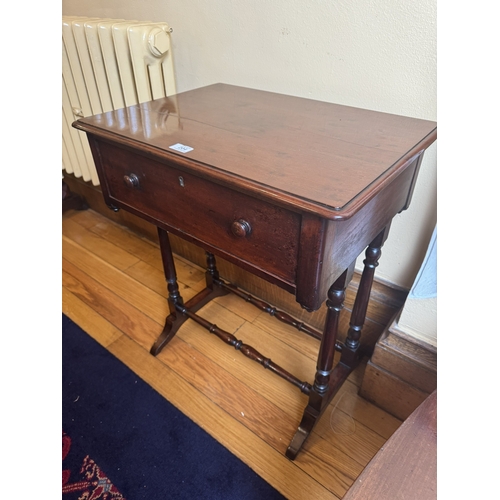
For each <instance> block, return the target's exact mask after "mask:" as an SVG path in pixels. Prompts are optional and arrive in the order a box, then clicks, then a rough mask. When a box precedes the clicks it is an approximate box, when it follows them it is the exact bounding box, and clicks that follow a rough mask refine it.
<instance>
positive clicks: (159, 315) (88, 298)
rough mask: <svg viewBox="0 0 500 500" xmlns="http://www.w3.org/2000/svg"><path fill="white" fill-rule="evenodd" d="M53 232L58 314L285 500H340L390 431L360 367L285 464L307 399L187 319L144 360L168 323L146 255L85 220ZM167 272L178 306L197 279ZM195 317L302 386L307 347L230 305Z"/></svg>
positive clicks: (92, 217)
mask: <svg viewBox="0 0 500 500" xmlns="http://www.w3.org/2000/svg"><path fill="white" fill-rule="evenodd" d="M62 229H63V236H62V249H63V261H62V269H63V273H62V277H63V280H62V281H63V283H62V286H63V295H62V296H63V303H62V308H63V312H64V313H65V314H67V315H68V316H69V317H70V318H71V319H72V320H73V321H75V322H76V323H77V324H79V325H80V326H81V327H82V328H83V329H84V330H85V331H86V332H87V333H88V334H89V335H91V336H92V337H93V338H95V339H96V340H97V341H98V342H100V343H101V344H102V345H103V346H104V347H105V348H107V349H108V350H109V351H110V352H112V353H113V354H115V355H116V356H117V357H118V358H119V359H121V360H122V361H123V362H124V363H126V364H127V365H128V366H129V367H130V368H131V369H132V370H133V371H134V372H135V373H136V374H137V375H138V376H140V377H141V378H143V379H144V380H145V381H146V382H147V383H148V384H150V385H151V386H152V387H153V388H154V389H156V390H157V391H158V392H159V393H160V394H162V395H163V396H164V397H165V398H166V399H168V400H169V401H170V402H171V403H172V404H174V405H175V406H176V407H177V408H179V409H180V410H181V411H182V412H183V413H184V414H186V415H187V416H188V417H189V418H191V419H192V420H193V421H194V422H196V423H197V424H198V425H200V426H201V427H202V428H203V429H205V430H206V431H207V432H209V433H210V434H211V435H212V436H213V437H214V438H215V439H217V440H218V441H219V442H220V443H222V444H223V445H224V446H226V447H227V448H228V449H229V450H230V451H231V452H233V453H234V454H235V455H236V456H238V457H239V458H240V459H241V460H243V461H244V462H245V463H247V464H248V465H249V466H250V467H251V468H252V469H253V470H255V471H256V472H257V473H258V474H260V475H261V476H262V477H263V478H264V479H265V480H266V481H268V482H269V483H270V484H272V485H273V486H274V487H275V488H277V489H278V490H279V491H281V492H282V493H283V494H284V495H285V496H286V497H287V498H290V499H297V500H299V499H310V498H315V499H316V498H318V499H323V498H324V499H335V498H337V499H340V498H342V496H343V495H344V494H345V493H346V491H347V490H348V488H349V487H350V485H351V484H352V483H353V482H354V480H355V479H356V478H357V477H358V476H359V474H360V473H361V472H362V470H363V468H364V467H365V466H366V465H367V463H368V462H369V461H370V459H371V458H372V457H373V456H374V455H375V454H376V453H377V451H378V450H379V449H380V448H381V447H382V446H383V445H384V443H385V442H386V441H387V439H388V438H389V437H390V436H391V435H392V434H393V433H394V432H395V430H396V429H397V428H398V427H399V425H400V424H401V422H400V421H399V420H397V419H395V418H394V417H392V416H391V415H389V414H387V413H385V412H384V411H382V410H380V409H379V408H377V407H375V406H373V405H372V404H370V403H368V402H367V401H365V400H363V399H362V398H361V397H360V396H358V389H359V386H360V384H361V380H362V376H363V370H364V367H365V365H364V364H361V366H360V367H359V368H358V369H357V370H356V371H355V372H354V373H353V374H351V376H350V377H349V379H348V380H347V382H346V383H345V384H344V386H343V387H342V389H341V390H340V391H339V394H337V396H336V397H335V398H334V400H333V401H332V402H331V404H330V407H329V408H328V409H327V411H326V412H325V414H324V415H323V417H322V419H321V420H320V422H319V423H318V425H317V426H316V428H315V429H314V431H313V432H312V433H311V436H310V437H309V439H308V441H307V442H306V444H305V445H304V449H303V450H302V452H301V453H300V454H299V456H298V457H297V459H296V460H295V461H293V462H292V461H290V460H288V459H287V458H286V457H285V456H284V453H285V450H286V448H287V446H288V444H289V441H290V439H291V438H292V436H293V434H294V432H295V430H296V428H297V426H298V423H299V421H300V418H301V415H302V411H303V409H304V406H305V404H306V402H307V397H306V396H305V395H303V394H301V393H300V391H299V390H298V389H296V388H295V387H293V386H292V385H290V384H289V383H287V382H286V381H284V380H282V379H281V378H279V377H277V376H275V375H274V374H272V373H270V372H269V371H267V370H265V369H264V368H263V367H262V366H261V365H259V364H257V363H255V362H253V361H251V360H249V359H247V358H245V357H244V356H243V355H242V354H241V353H239V352H237V351H236V350H235V349H233V348H232V347H230V346H228V345H226V344H224V343H223V342H221V341H220V340H219V339H218V338H216V337H215V336H213V335H210V333H209V332H208V331H207V330H205V329H203V328H202V327H200V326H199V325H198V324H196V323H194V322H193V321H191V320H188V321H187V322H186V323H185V324H184V325H183V326H182V327H181V328H180V330H179V332H178V333H177V335H176V336H175V337H174V339H173V340H172V341H171V342H170V344H169V345H168V346H167V347H166V348H165V349H164V350H163V351H162V352H161V353H160V354H159V355H158V356H157V357H153V356H151V355H150V354H149V348H150V347H151V345H152V343H153V342H154V340H156V338H157V336H158V335H159V334H160V333H161V331H162V328H163V324H164V321H165V317H166V315H167V314H168V304H167V301H166V297H167V291H166V284H165V278H164V276H163V270H162V263H161V258H160V253H159V248H158V246H157V245H156V244H155V243H153V242H151V241H150V240H147V239H145V238H144V237H141V236H139V235H136V234H134V233H133V232H132V231H130V230H128V229H126V228H124V227H122V226H119V225H118V224H115V223H114V222H112V221H110V220H109V219H106V218H104V217H103V216H101V215H99V214H98V213H96V212H93V211H92V210H86V211H82V212H77V211H69V212H67V213H66V214H64V215H63V224H62ZM176 265H177V275H178V281H179V285H180V291H181V294H182V296H183V297H184V299H185V300H188V299H189V298H191V297H192V296H194V295H195V294H196V293H197V292H198V291H200V290H201V289H202V288H203V287H204V271H203V270H202V269H200V268H198V267H197V266H196V265H193V264H191V263H190V262H188V261H186V260H185V259H182V258H176ZM199 314H200V315H201V316H203V317H206V319H207V320H209V321H211V322H214V323H216V324H217V325H218V326H219V327H221V328H223V329H224V330H226V331H228V332H230V333H232V334H233V335H235V336H236V337H237V338H238V339H241V340H242V341H243V342H245V343H248V344H249V345H251V346H253V347H254V348H255V349H257V350H258V351H260V352H261V353H262V354H264V355H265V356H266V357H270V358H271V359H272V360H273V361H275V362H276V363H278V364H280V365H281V366H283V367H284V368H285V369H288V370H289V371H290V372H291V373H293V374H294V375H295V376H297V377H298V378H300V379H301V380H304V381H307V382H309V383H311V382H312V379H313V376H314V368H315V359H316V356H317V350H318V347H319V342H318V341H317V340H315V339H313V338H311V337H308V336H306V335H305V334H303V333H301V332H298V331H297V330H294V329H293V328H292V327H290V326H288V325H285V324H283V323H280V322H279V321H278V320H276V319H275V318H272V317H270V316H269V315H267V314H266V313H264V312H262V311H260V310H259V309H257V308H255V307H254V306H252V305H251V304H248V303H245V302H244V301H242V300H241V299H239V298H238V297H235V296H234V295H231V294H230V295H226V296H223V297H219V298H217V299H215V300H214V301H212V302H211V303H209V304H207V305H206V306H204V307H203V308H202V309H201V310H200V312H199Z"/></svg>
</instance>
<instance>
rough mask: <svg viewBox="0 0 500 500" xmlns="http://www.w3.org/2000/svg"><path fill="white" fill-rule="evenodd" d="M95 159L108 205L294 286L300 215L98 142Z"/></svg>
mask: <svg viewBox="0 0 500 500" xmlns="http://www.w3.org/2000/svg"><path fill="white" fill-rule="evenodd" d="M99 153H100V159H101V167H102V174H104V177H105V179H104V182H101V184H102V185H103V189H108V191H109V193H108V195H109V197H110V198H111V199H113V200H116V201H119V202H120V203H121V204H125V205H128V206H129V207H131V208H132V209H134V211H135V212H136V213H137V212H139V215H141V214H142V215H144V216H145V218H148V219H150V218H152V219H154V221H158V222H161V223H163V224H166V225H168V226H170V227H172V228H173V229H175V230H177V233H178V234H180V235H182V234H185V235H187V236H189V237H191V238H194V239H195V240H198V241H199V242H200V243H201V244H203V243H206V244H208V245H209V246H211V247H214V248H218V249H220V250H222V251H223V252H225V253H227V254H230V255H231V256H233V257H236V258H237V260H243V261H245V262H246V263H249V264H250V265H252V266H255V267H257V268H260V269H264V270H265V271H266V272H269V273H272V274H274V275H276V276H277V277H279V278H281V279H285V280H286V281H288V282H291V283H293V282H294V280H295V272H296V267H297V254H298V241H299V235H300V220H301V217H300V214H298V213H295V212H291V211H288V210H285V209H283V208H281V207H277V206H274V205H272V204H270V203H266V202H264V201H262V200H258V199H256V198H253V197H251V196H248V195H246V194H243V193H241V192H238V191H234V190H232V189H230V188H227V187H224V186H221V185H220V184H216V183H214V182H212V181H209V180H207V179H204V178H201V177H198V176H197V175H193V174H191V173H189V172H186V171H185V170H182V169H179V168H177V167H176V166H175V165H174V164H167V163H163V162H160V161H156V160H152V159H150V158H147V157H145V156H142V155H139V154H135V153H131V152H130V151H128V150H125V149H122V148H120V147H116V146H113V145H111V144H109V143H107V142H99ZM102 174H101V175H102Z"/></svg>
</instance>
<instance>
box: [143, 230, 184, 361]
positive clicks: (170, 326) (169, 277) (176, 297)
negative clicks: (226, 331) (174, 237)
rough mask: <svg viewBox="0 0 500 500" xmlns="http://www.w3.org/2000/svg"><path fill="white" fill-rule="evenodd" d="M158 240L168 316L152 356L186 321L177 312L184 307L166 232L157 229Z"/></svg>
mask: <svg viewBox="0 0 500 500" xmlns="http://www.w3.org/2000/svg"><path fill="white" fill-rule="evenodd" d="M158 238H159V241H160V251H161V258H162V262H163V271H164V273H165V279H166V281H167V289H168V308H169V311H170V314H169V315H168V316H167V319H166V320H165V326H164V327H163V331H162V333H161V334H160V336H159V337H158V339H157V340H156V342H155V343H154V344H153V346H152V347H151V350H150V352H151V354H153V355H154V356H156V355H157V354H159V353H160V351H161V350H162V349H163V347H164V346H165V345H167V344H168V343H169V342H170V340H172V338H173V337H174V335H175V334H176V333H177V330H178V329H179V326H180V325H181V324H182V323H184V321H185V320H186V319H187V317H183V316H182V314H180V313H179V312H178V309H179V308H182V307H183V306H184V301H183V299H182V297H181V294H180V293H179V285H178V283H177V274H176V271H175V262H174V256H173V255H172V248H171V247H170V240H169V237H168V233H167V231H165V230H164V229H161V228H158Z"/></svg>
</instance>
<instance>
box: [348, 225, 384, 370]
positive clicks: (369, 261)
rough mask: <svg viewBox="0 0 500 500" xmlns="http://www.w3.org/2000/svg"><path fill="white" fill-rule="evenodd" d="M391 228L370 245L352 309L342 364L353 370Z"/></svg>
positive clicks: (382, 232)
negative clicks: (373, 288) (378, 267)
mask: <svg viewBox="0 0 500 500" xmlns="http://www.w3.org/2000/svg"><path fill="white" fill-rule="evenodd" d="M389 229H390V226H387V227H386V228H385V229H384V230H383V231H381V232H380V233H379V234H378V235H377V237H376V238H375V239H374V240H373V241H372V242H371V243H370V245H368V248H367V249H366V252H365V257H366V258H365V260H364V261H363V264H364V268H363V274H362V275H361V280H360V282H359V288H358V293H357V294H356V299H355V301H354V306H353V308H352V313H351V320H350V322H349V331H348V332H347V338H346V341H345V345H344V348H343V349H342V357H341V358H340V362H341V363H344V364H346V365H347V366H349V367H351V368H355V367H356V365H357V363H358V358H359V353H358V349H359V341H360V338H361V330H362V328H363V325H364V323H365V318H366V311H367V309H368V303H369V301H370V293H371V289H372V285H373V278H374V276H375V269H376V267H377V266H378V261H379V259H380V255H381V253H382V252H381V249H382V245H383V244H384V242H385V240H386V239H387V236H388V234H389Z"/></svg>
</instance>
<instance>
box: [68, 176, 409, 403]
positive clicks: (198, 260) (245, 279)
mask: <svg viewBox="0 0 500 500" xmlns="http://www.w3.org/2000/svg"><path fill="white" fill-rule="evenodd" d="M64 181H65V182H66V183H67V184H68V186H69V187H70V189H71V191H72V192H74V193H76V194H78V195H80V196H82V197H83V198H85V200H86V201H87V204H88V205H89V207H90V208H91V209H92V210H94V211H95V212H97V213H99V214H101V215H103V216H104V217H106V218H108V219H110V220H111V221H113V222H115V223H117V224H121V225H123V226H125V227H127V228H128V229H130V230H132V231H134V232H136V233H138V234H139V235H141V236H143V237H146V238H148V239H149V240H151V241H154V242H155V243H158V235H157V230H156V227H155V226H154V225H152V224H149V223H147V222H145V221H144V220H142V219H140V218H138V217H135V216H134V215H132V214H130V213H128V212H126V211H124V210H119V211H118V212H113V211H112V210H110V209H109V208H108V207H107V205H106V204H105V202H104V199H103V196H102V191H101V188H100V186H93V185H92V184H91V183H89V182H85V181H83V180H82V179H80V178H76V177H75V176H74V175H72V174H67V173H64ZM171 244H172V249H173V251H174V253H176V254H177V255H180V256H181V257H183V258H185V259H187V260H188V261H190V262H192V263H194V264H195V265H197V266H200V267H202V268H205V263H206V260H205V253H204V251H203V250H202V249H201V248H199V247H197V246H196V245H194V244H192V243H189V242H187V241H184V240H182V239H181V238H178V237H176V236H175V235H171ZM217 263H218V268H219V270H220V273H221V276H223V277H224V278H225V279H227V280H229V281H231V282H232V283H234V284H236V285H237V286H239V287H240V288H242V289H244V290H246V291H247V292H249V293H251V294H253V295H255V296H256V297H258V298H260V299H262V300H265V301H267V302H269V303H270V304H272V305H273V306H275V307H277V308H280V309H282V310H284V311H285V312H287V313H289V314H291V315H293V316H295V317H296V318H297V319H298V320H300V321H304V322H305V323H307V324H309V325H311V326H313V327H314V328H316V329H318V330H320V331H322V329H323V325H324V320H325V315H326V307H325V306H323V307H321V308H320V309H319V310H317V311H314V312H312V313H309V312H307V311H305V310H304V309H302V308H301V307H300V305H299V304H298V303H297V302H296V301H295V299H294V297H293V296H292V295H291V294H289V293H288V292H286V291H284V290H282V289H280V288H279V287H277V286H275V285H272V284H270V283H267V282H266V281H264V280H262V279H260V278H258V277H256V276H254V275H252V274H251V273H248V272H246V271H244V270H242V269H241V268H239V267H237V266H235V265H233V264H231V263H229V262H226V261H224V260H223V259H217ZM359 278H360V274H359V273H355V275H354V278H353V281H352V283H351V285H350V286H349V288H348V289H347V291H346V301H345V308H344V310H343V311H342V314H341V318H340V322H341V324H340V327H341V328H340V330H341V332H343V335H344V336H345V333H346V332H347V330H348V328H349V319H350V318H349V317H350V312H351V309H352V305H353V301H354V298H355V293H356V291H357V287H358V284H359ZM407 294H408V291H407V290H402V289H398V288H394V287H392V286H390V285H388V284H386V283H383V282H381V281H378V280H375V283H374V286H373V289H372V300H371V301H370V305H369V307H368V313H367V319H366V321H365V327H364V331H363V335H362V339H361V342H362V349H363V353H365V354H366V355H367V356H370V355H371V353H372V352H373V350H374V348H375V344H376V342H377V340H378V339H379V338H380V336H381V335H382V333H383V332H384V331H385V328H386V327H387V325H388V324H389V323H390V321H391V319H392V318H393V317H394V315H395V314H396V313H397V312H398V311H399V310H400V309H401V307H402V306H403V304H404V301H405V300H406V296H407ZM339 340H340V341H343V340H344V338H343V337H342V335H341V336H340V338H339ZM318 345H319V344H318ZM374 402H375V404H377V402H376V401H374Z"/></svg>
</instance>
